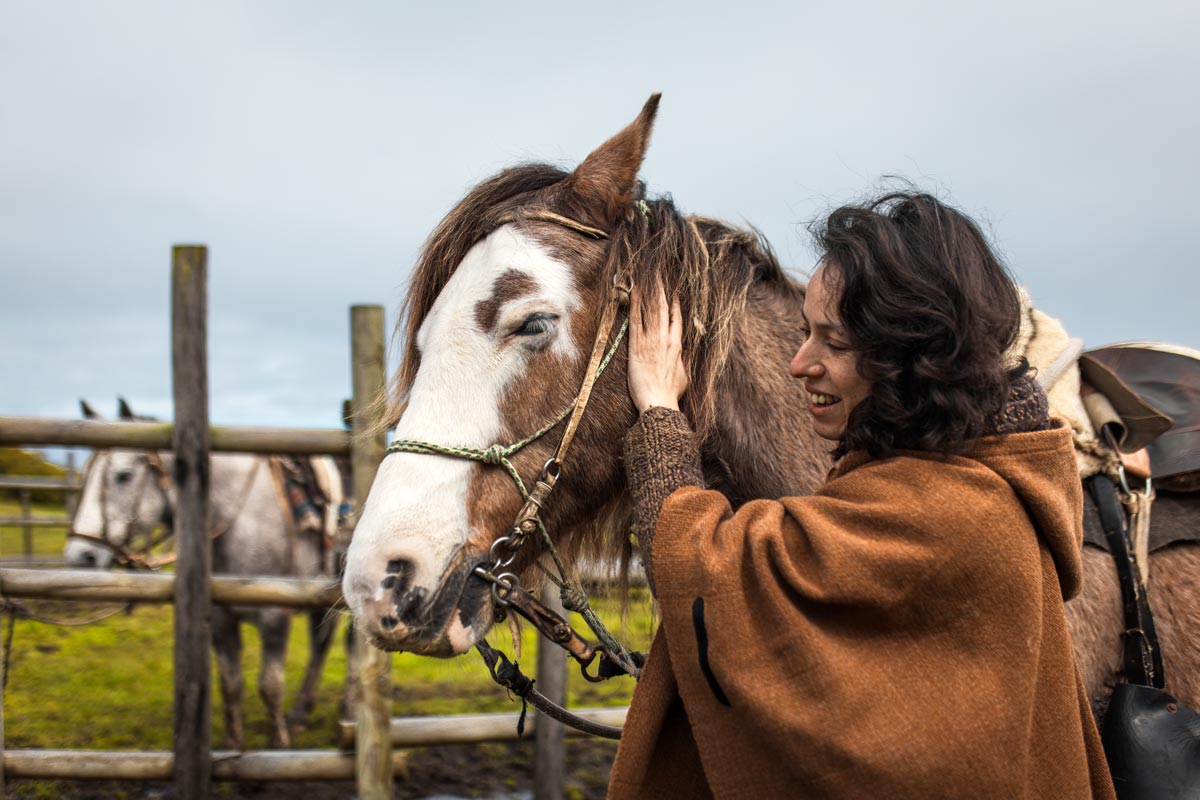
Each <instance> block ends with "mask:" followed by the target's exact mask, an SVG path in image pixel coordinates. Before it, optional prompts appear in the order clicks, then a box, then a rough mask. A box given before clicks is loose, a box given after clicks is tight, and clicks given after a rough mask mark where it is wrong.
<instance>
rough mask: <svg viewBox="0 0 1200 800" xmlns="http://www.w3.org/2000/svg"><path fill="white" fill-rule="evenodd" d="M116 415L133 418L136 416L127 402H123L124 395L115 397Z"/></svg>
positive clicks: (122, 417)
mask: <svg viewBox="0 0 1200 800" xmlns="http://www.w3.org/2000/svg"><path fill="white" fill-rule="evenodd" d="M117 415H118V416H120V418H121V419H134V418H136V416H137V415H136V414H134V413H133V409H132V408H130V407H129V403H126V402H125V398H124V397H118V398H117Z"/></svg>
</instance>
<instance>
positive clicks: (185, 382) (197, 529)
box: [171, 246, 212, 800]
mask: <svg viewBox="0 0 1200 800" xmlns="http://www.w3.org/2000/svg"><path fill="white" fill-rule="evenodd" d="M207 306H208V250H207V249H206V248H204V247H195V246H176V247H175V248H174V252H173V254H172V270H171V328H172V331H171V365H172V372H173V384H174V396H175V430H174V436H173V443H174V450H175V467H174V474H173V476H172V478H173V481H174V483H175V490H176V493H177V500H176V510H175V552H176V554H177V557H178V559H177V561H176V562H175V769H174V777H175V786H176V789H177V791H178V792H179V797H181V798H183V800H203V798H207V797H209V796H210V794H211V785H212V755H211V752H212V730H211V722H212V669H211V666H210V656H209V647H210V644H211V640H212V604H211V602H210V600H211V598H210V597H209V577H210V575H211V573H212V548H211V546H210V542H209V537H208V486H209V459H208V453H209V442H208V371H207V370H208V367H207V365H208V346H207V339H208V324H207V319H206V317H207V313H208V309H207Z"/></svg>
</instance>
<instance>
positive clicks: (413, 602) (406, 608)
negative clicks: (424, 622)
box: [394, 586, 428, 625]
mask: <svg viewBox="0 0 1200 800" xmlns="http://www.w3.org/2000/svg"><path fill="white" fill-rule="evenodd" d="M426 595H428V592H426V591H425V589H423V588H422V587H420V586H418V587H417V588H416V589H413V590H412V591H411V592H407V593H406V594H404V595H401V594H400V592H398V591H397V592H395V594H394V597H395V598H396V613H397V614H399V615H400V619H402V620H404V622H405V623H406V624H408V625H416V624H418V623H419V621H420V617H421V611H422V609H421V604H422V603H424V602H425V597H426Z"/></svg>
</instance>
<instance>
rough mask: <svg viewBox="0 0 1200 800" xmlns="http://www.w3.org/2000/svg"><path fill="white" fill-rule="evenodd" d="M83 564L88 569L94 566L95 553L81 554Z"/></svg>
mask: <svg viewBox="0 0 1200 800" xmlns="http://www.w3.org/2000/svg"><path fill="white" fill-rule="evenodd" d="M83 563H84V564H85V565H86V566H89V567H94V566H96V554H95V553H84V554H83Z"/></svg>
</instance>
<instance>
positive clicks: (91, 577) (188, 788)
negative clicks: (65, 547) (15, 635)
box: [0, 246, 624, 800]
mask: <svg viewBox="0 0 1200 800" xmlns="http://www.w3.org/2000/svg"><path fill="white" fill-rule="evenodd" d="M206 295H207V252H206V250H205V248H204V247H194V246H178V247H175V248H174V251H173V263H172V309H171V318H172V368H173V369H172V371H173V387H174V401H175V421H174V423H144V422H101V421H94V420H47V419H30V418H0V444H22V445H68V446H79V447H93V448H105V447H127V448H138V449H160V450H166V449H171V450H173V451H174V453H175V465H176V466H175V475H174V478H175V483H176V491H177V497H178V500H177V508H176V511H175V546H176V555H177V561H176V564H175V572H174V574H173V575H164V574H116V573H97V572H94V571H83V570H80V571H74V570H57V571H48V570H20V569H0V596H7V597H53V598H71V599H91V600H96V599H103V600H136V601H141V602H172V603H174V606H175V614H174V618H175V645H174V680H175V701H174V703H175V711H174V714H175V727H174V750H173V752H172V753H155V752H131V751H123V752H119V753H111V752H107V751H7V752H6V751H5V750H4V717H3V702H2V701H3V696H2V695H0V756H2V758H0V795H2V794H3V791H4V776H5V774H6V773H7V774H8V775H10V776H12V777H21V778H33V777H39V778H75V779H101V778H103V779H136V780H165V779H172V780H173V781H174V783H175V784H176V787H177V791H178V793H179V796H180V797H181V798H185V800H192V799H193V798H194V799H195V800H199V799H200V798H206V797H208V796H209V795H210V793H211V791H210V790H211V782H212V780H214V779H215V780H318V779H338V778H349V777H350V776H354V778H355V780H356V783H357V794H358V796H359V797H360V798H364V800H372V799H373V798H390V797H391V796H392V780H393V776H394V774H395V771H396V769H397V767H398V765H399V762H400V759H399V758H398V755H397V754H395V753H394V746H395V745H400V746H414V745H418V744H420V745H433V744H448V743H459V742H462V741H488V740H497V739H511V738H516V737H515V724H512V722H511V720H510V716H511V715H465V717H464V718H462V719H454V718H450V719H448V720H447V719H442V720H437V721H435V720H434V719H410V720H393V719H391V716H390V707H391V675H390V670H391V658H390V655H389V654H388V653H384V652H382V651H380V650H377V649H375V648H373V647H370V646H369V645H368V644H367V643H366V641H365V640H364V639H363V638H362V637H361V636H359V637H358V638H357V640H356V642H355V648H356V655H357V658H358V663H359V669H358V680H359V686H358V697H359V702H358V703H357V708H358V715H357V719H356V720H355V724H354V726H353V740H354V741H355V743H356V746H355V750H354V753H353V754H349V753H345V752H339V751H337V750H330V751H292V752H244V753H222V752H214V751H213V750H212V746H211V740H210V735H211V734H210V715H211V703H210V698H211V697H212V686H211V682H212V679H211V675H212V670H211V665H210V663H211V662H210V653H209V646H210V638H211V637H210V631H209V626H208V622H207V620H208V615H207V613H206V609H207V608H208V606H209V604H210V603H212V602H216V603H227V604H232V603H237V604H253V603H261V604H266V605H287V606H296V607H303V606H312V605H322V606H324V605H331V604H333V603H335V602H337V601H339V600H340V591H339V588H338V587H337V585H336V584H333V585H331V584H329V583H327V582H322V581H320V580H306V581H305V580H293V579H284V578H273V579H245V578H231V577H221V576H213V575H212V574H211V550H210V547H209V538H208V533H207V525H206V514H207V504H208V470H207V468H206V464H207V460H208V455H209V452H210V451H238V452H267V453H293V454H326V455H349V456H350V458H351V462H352V465H353V476H354V481H353V482H354V488H355V496H356V497H357V498H359V499H360V501H361V500H362V499H365V498H366V496H367V491H368V489H369V488H370V485H371V482H372V481H373V479H374V473H375V468H376V466H377V465H378V463H379V462H380V460H382V457H383V451H384V441H383V437H382V435H373V434H371V433H370V432H369V431H370V430H371V424H372V422H373V420H372V419H370V418H369V413H370V410H371V409H372V408H373V407H374V405H373V402H374V401H375V400H376V399H377V398H378V397H379V395H380V393H381V392H382V391H383V387H384V379H385V375H384V330H383V309H382V308H381V307H379V306H354V307H353V308H352V309H351V341H352V344H351V350H352V354H351V355H352V371H353V388H354V396H353V400H352V401H351V418H352V424H351V431H350V432H347V431H344V430H296V429H286V428H246V427H210V425H209V422H208V386H207V353H206V339H207V332H206V324H207V323H206V303H207V299H206ZM548 649H550V648H548ZM554 650H555V652H556V655H555V656H553V657H551V656H547V657H546V660H545V662H544V663H543V660H542V659H541V658H539V672H542V671H543V670H545V671H546V674H544V675H543V674H539V677H540V678H541V679H542V681H543V683H553V682H554V681H553V680H549V681H547V675H549V674H551V673H555V674H557V673H562V674H563V675H564V676H565V668H566V667H565V660H564V657H563V656H562V655H561V651H557V649H556V648H554ZM2 677H3V676H2V675H0V679H2ZM563 683H565V681H563ZM542 685H543V684H541V683H540V684H539V688H542ZM546 688H550V687H548V686H547V687H546ZM560 691H562V693H564V694H565V688H564V689H561V690H560ZM552 699H556V700H557V701H559V702H561V701H563V700H564V699H565V698H564V697H562V696H560V697H557V698H552ZM582 713H584V714H585V715H588V716H591V717H593V718H595V719H598V720H603V721H606V722H608V723H609V724H613V723H614V722H615V723H617V724H619V722H620V720H623V718H624V709H615V710H612V709H608V710H605V709H594V710H586V711H584V712H582ZM510 724H511V727H509V726H510ZM533 727H534V728H535V729H536V730H537V731H538V733H537V734H536V735H537V738H538V742H539V748H540V749H543V750H546V751H547V752H556V748H557V752H558V753H560V754H561V744H557V745H556V744H555V743H556V742H558V743H561V740H562V736H563V735H564V734H563V729H562V727H561V725H559V724H558V723H556V722H553V721H548V720H547V721H543V722H542V724H540V725H535V726H533ZM504 728H507V730H508V731H510V732H511V733H509V734H505V733H504V732H503V729H504ZM527 735H529V734H527ZM464 737H466V738H465V739H464ZM472 737H474V738H472ZM543 740H545V742H547V744H546V745H545V746H544V747H543V746H542V742H543ZM547 761H548V759H546V758H544V757H542V758H539V759H538V772H539V773H541V776H540V777H539V778H538V779H537V780H538V781H540V783H539V788H538V790H537V796H538V797H539V798H542V797H554V796H560V795H561V791H562V790H561V777H559V778H558V780H559V781H560V782H559V786H558V788H557V789H555V787H554V784H553V780H554V776H555V775H557V776H561V771H562V766H561V755H560V757H559V759H558V762H559V763H558V765H557V767H556V768H555V767H547V766H545V765H544V764H543V762H547ZM547 772H549V773H550V774H551V778H550V779H547V778H546V777H545V775H546V773H547ZM548 781H549V782H548Z"/></svg>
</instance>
